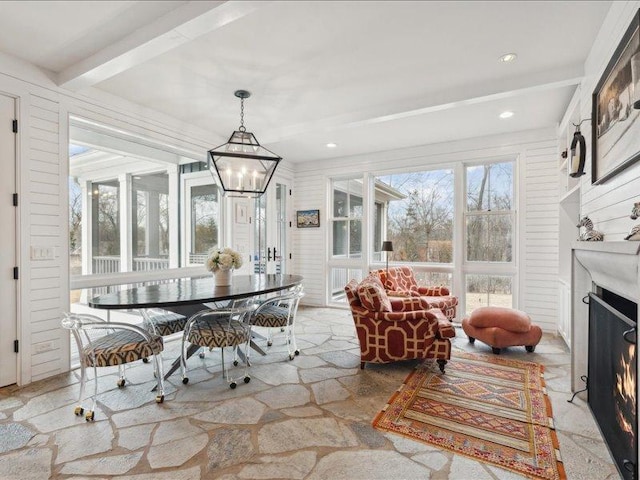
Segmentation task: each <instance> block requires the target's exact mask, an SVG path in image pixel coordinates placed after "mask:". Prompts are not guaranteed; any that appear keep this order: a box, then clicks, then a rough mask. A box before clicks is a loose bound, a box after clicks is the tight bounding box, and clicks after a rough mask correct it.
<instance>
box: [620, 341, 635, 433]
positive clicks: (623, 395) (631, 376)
mask: <svg viewBox="0 0 640 480" xmlns="http://www.w3.org/2000/svg"><path fill="white" fill-rule="evenodd" d="M635 364H636V346H635V345H629V350H628V354H627V355H625V354H624V353H623V354H622V355H621V358H620V370H619V371H620V373H616V393H617V394H618V396H617V400H618V401H617V402H616V417H617V420H618V424H619V425H620V428H622V430H624V431H625V432H627V433H628V434H629V436H630V438H631V441H632V442H633V426H634V424H635V420H636V419H635V414H636V377H635V373H634V372H633V366H634V365H635ZM621 406H622V407H624V410H623V409H622V408H621ZM628 417H631V418H628Z"/></svg>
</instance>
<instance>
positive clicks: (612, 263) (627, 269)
mask: <svg viewBox="0 0 640 480" xmlns="http://www.w3.org/2000/svg"><path fill="white" fill-rule="evenodd" d="M571 263H572V268H571V270H572V281H571V284H572V289H571V290H572V293H571V305H572V315H571V389H572V390H573V391H574V392H575V391H577V390H581V389H583V388H584V383H583V382H582V380H581V379H580V377H581V376H583V375H587V362H588V353H589V352H588V349H589V308H588V305H586V304H585V303H583V301H582V299H583V298H584V297H585V296H586V295H587V294H588V293H589V292H592V291H593V288H594V284H595V285H597V286H599V287H602V288H605V289H607V290H610V291H612V292H614V293H616V294H618V295H621V296H623V297H625V298H628V299H629V300H632V301H633V302H635V303H637V304H638V305H639V306H638V309H639V313H640V242H625V241H621V242H574V243H573V245H572V259H571Z"/></svg>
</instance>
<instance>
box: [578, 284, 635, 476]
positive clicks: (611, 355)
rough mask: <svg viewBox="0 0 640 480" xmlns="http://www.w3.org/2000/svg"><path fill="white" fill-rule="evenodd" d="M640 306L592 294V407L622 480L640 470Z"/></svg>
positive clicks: (600, 293) (602, 292)
mask: <svg viewBox="0 0 640 480" xmlns="http://www.w3.org/2000/svg"><path fill="white" fill-rule="evenodd" d="M637 311H638V305H637V304H636V303H634V302H632V301H630V300H628V299H626V298H624V297H621V296H619V295H616V294H615V293H613V292H610V291H608V290H606V289H603V288H600V287H596V288H595V292H593V293H589V345H588V347H589V349H588V363H587V371H588V373H587V376H588V382H587V385H588V403H589V407H590V409H591V412H592V413H593V416H594V418H595V419H596V422H597V424H598V426H599V428H600V432H601V433H602V436H603V438H604V440H605V443H606V444H607V446H608V447H609V451H610V453H611V457H612V458H613V460H614V463H615V464H616V466H617V467H618V471H619V472H620V476H621V477H622V478H624V479H629V480H635V479H636V478H637V473H638V466H637V458H638V437H637V433H638V432H637V418H638V409H637V402H636V385H637V383H636V323H637V320H638V319H637Z"/></svg>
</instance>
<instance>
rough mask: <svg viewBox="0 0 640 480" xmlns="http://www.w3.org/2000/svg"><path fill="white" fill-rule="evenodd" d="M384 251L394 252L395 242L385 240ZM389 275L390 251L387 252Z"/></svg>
mask: <svg viewBox="0 0 640 480" xmlns="http://www.w3.org/2000/svg"><path fill="white" fill-rule="evenodd" d="M382 251H383V252H393V242H390V241H384V242H382ZM386 258H387V277H388V276H389V253H387V256H386Z"/></svg>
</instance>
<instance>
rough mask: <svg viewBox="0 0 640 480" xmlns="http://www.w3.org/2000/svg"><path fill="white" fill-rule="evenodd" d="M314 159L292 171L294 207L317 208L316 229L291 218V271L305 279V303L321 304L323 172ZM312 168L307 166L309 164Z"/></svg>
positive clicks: (323, 274)
mask: <svg viewBox="0 0 640 480" xmlns="http://www.w3.org/2000/svg"><path fill="white" fill-rule="evenodd" d="M317 163H318V162H312V164H313V165H309V166H306V165H305V166H303V167H307V168H305V169H304V170H303V169H300V171H299V172H297V173H296V176H295V181H294V190H293V197H294V210H315V209H319V210H320V228H297V227H296V223H295V218H294V219H293V235H292V239H293V245H292V253H293V260H294V265H295V272H294V273H297V274H300V275H303V276H304V278H305V281H304V289H305V296H304V298H303V301H304V303H305V305H325V300H326V299H325V297H326V295H325V292H326V288H327V287H326V282H324V280H323V279H324V278H326V277H327V275H329V270H328V267H327V253H326V250H327V248H326V243H327V239H328V237H329V235H328V234H327V228H328V227H327V225H328V224H327V217H328V215H329V212H328V211H327V205H328V201H327V189H328V187H327V178H328V177H327V171H326V170H324V169H322V168H320V169H318V168H317ZM314 166H315V167H316V168H310V167H314Z"/></svg>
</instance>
